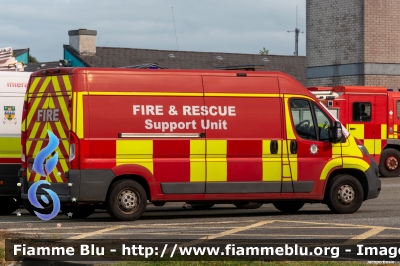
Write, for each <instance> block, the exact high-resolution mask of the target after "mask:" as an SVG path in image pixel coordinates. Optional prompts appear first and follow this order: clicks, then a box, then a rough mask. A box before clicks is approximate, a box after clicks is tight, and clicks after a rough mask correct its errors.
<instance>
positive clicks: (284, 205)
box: [272, 201, 304, 213]
mask: <svg viewBox="0 0 400 266" xmlns="http://www.w3.org/2000/svg"><path fill="white" fill-rule="evenodd" d="M272 204H273V205H274V207H275V208H277V209H278V210H280V211H281V212H284V213H295V212H297V211H298V210H300V209H301V208H302V207H303V206H304V202H302V201H277V202H274V203H272Z"/></svg>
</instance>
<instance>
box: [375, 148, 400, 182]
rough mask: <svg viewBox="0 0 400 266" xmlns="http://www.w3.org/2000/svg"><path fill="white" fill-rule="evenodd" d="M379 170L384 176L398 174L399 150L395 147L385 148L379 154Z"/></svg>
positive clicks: (399, 168)
mask: <svg viewBox="0 0 400 266" xmlns="http://www.w3.org/2000/svg"><path fill="white" fill-rule="evenodd" d="M379 171H380V172H381V175H382V176H384V177H389V176H399V175H400V152H399V151H398V150H396V149H386V150H384V151H383V152H382V154H381V160H380V162H379Z"/></svg>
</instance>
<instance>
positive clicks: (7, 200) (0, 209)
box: [0, 197, 21, 215]
mask: <svg viewBox="0 0 400 266" xmlns="http://www.w3.org/2000/svg"><path fill="white" fill-rule="evenodd" d="M20 203H21V202H20V200H18V199H17V200H14V197H0V215H7V214H11V213H13V212H15V211H16V210H17V209H18V207H19V205H20Z"/></svg>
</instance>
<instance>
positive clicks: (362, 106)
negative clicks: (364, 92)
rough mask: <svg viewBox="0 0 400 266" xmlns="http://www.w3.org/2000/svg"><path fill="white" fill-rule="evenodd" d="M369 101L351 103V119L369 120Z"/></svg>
mask: <svg viewBox="0 0 400 266" xmlns="http://www.w3.org/2000/svg"><path fill="white" fill-rule="evenodd" d="M371 108H372V107H371V103H369V102H354V103H353V121H354V122H370V121H371Z"/></svg>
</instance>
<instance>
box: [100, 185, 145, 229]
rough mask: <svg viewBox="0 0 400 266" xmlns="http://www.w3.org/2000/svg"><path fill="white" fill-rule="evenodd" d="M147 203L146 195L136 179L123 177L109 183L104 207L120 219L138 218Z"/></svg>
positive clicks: (130, 219) (111, 214)
mask: <svg viewBox="0 0 400 266" xmlns="http://www.w3.org/2000/svg"><path fill="white" fill-rule="evenodd" d="M146 205H147V195H146V192H145V191H144V189H143V187H142V186H141V185H140V184H139V183H138V182H136V181H133V180H129V179H124V180H119V181H117V182H115V183H114V184H112V185H111V187H110V191H109V194H108V198H107V202H106V208H107V212H108V214H110V216H111V217H114V218H116V219H118V220H121V221H134V220H137V219H139V218H140V217H141V216H142V214H143V213H144V211H145V210H146Z"/></svg>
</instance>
